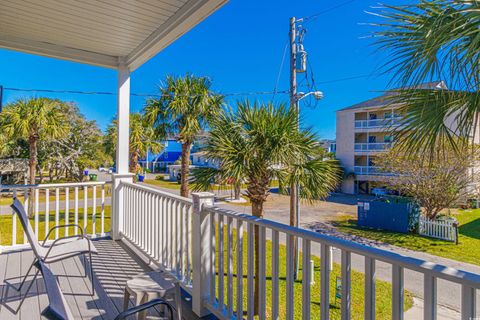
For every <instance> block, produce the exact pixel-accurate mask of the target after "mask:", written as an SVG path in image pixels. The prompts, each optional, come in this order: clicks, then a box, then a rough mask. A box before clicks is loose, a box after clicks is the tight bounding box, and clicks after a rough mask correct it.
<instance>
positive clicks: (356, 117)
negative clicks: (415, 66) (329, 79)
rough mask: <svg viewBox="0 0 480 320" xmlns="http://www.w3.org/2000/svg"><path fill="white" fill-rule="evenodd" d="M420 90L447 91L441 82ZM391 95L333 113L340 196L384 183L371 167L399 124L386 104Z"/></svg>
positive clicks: (395, 112)
mask: <svg viewBox="0 0 480 320" xmlns="http://www.w3.org/2000/svg"><path fill="white" fill-rule="evenodd" d="M422 88H430V89H447V88H446V86H445V84H444V82H443V81H438V82H434V83H428V84H424V85H422ZM394 94H395V92H393V91H387V92H385V93H384V94H383V95H381V96H379V97H376V98H373V99H370V100H367V101H364V102H360V103H358V104H355V105H353V106H350V107H347V108H344V109H341V110H338V111H337V132H336V135H337V137H336V142H337V150H336V157H337V159H339V160H340V162H341V165H342V166H343V168H344V171H345V174H344V181H343V183H342V191H343V192H345V193H370V191H371V189H372V188H373V187H381V186H382V183H381V182H382V181H384V180H385V179H386V177H387V175H386V174H385V173H382V172H380V171H379V170H378V168H377V167H375V158H376V157H377V156H378V155H379V153H382V152H385V151H386V150H388V149H389V148H390V147H391V146H392V144H393V143H394V142H395V141H393V137H392V136H391V135H390V134H389V132H391V129H392V126H395V124H398V123H400V119H401V114H400V113H399V111H398V105H397V106H395V105H391V103H389V98H391V97H392V96H393V95H394Z"/></svg>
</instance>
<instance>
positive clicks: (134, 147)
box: [105, 113, 163, 173]
mask: <svg viewBox="0 0 480 320" xmlns="http://www.w3.org/2000/svg"><path fill="white" fill-rule="evenodd" d="M117 131H118V130H117V120H113V121H112V123H111V124H110V125H109V126H108V128H107V133H106V137H105V147H106V150H107V152H108V153H109V154H111V155H112V156H114V154H115V151H116V149H117ZM162 148H163V146H162V144H161V143H160V142H159V141H157V140H156V137H155V134H154V130H153V128H152V127H151V126H149V125H148V124H147V123H146V121H145V118H144V116H143V115H142V114H141V113H132V114H130V143H129V149H130V172H132V173H137V172H138V167H139V165H138V159H139V158H143V157H145V156H146V155H147V151H148V150H150V151H152V152H153V153H158V152H160V151H161V150H162Z"/></svg>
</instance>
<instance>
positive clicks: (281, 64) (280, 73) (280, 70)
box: [273, 39, 288, 99]
mask: <svg viewBox="0 0 480 320" xmlns="http://www.w3.org/2000/svg"><path fill="white" fill-rule="evenodd" d="M287 49H288V39H287V42H286V43H285V49H283V57H282V62H281V63H280V68H279V69H278V74H277V82H275V88H274V89H273V99H275V94H276V93H277V88H278V83H279V82H280V76H281V75H282V70H283V65H284V63H285V57H286V56H287Z"/></svg>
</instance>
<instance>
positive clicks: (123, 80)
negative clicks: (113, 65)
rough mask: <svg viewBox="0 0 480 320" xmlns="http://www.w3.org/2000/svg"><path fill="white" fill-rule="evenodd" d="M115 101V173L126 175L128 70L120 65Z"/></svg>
mask: <svg viewBox="0 0 480 320" xmlns="http://www.w3.org/2000/svg"><path fill="white" fill-rule="evenodd" d="M117 90H118V101H117V126H118V127H117V129H118V133H117V161H116V164H117V172H116V173H118V174H125V173H128V163H129V152H128V148H129V141H130V139H129V133H130V70H129V69H128V67H127V66H125V65H121V66H120V67H119V68H118V89H117Z"/></svg>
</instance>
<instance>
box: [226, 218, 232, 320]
mask: <svg viewBox="0 0 480 320" xmlns="http://www.w3.org/2000/svg"><path fill="white" fill-rule="evenodd" d="M232 224H233V218H232V217H228V218H227V317H228V318H232V316H233V245H232V242H233V228H232Z"/></svg>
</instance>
